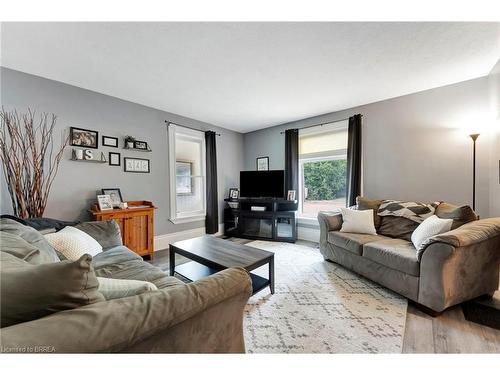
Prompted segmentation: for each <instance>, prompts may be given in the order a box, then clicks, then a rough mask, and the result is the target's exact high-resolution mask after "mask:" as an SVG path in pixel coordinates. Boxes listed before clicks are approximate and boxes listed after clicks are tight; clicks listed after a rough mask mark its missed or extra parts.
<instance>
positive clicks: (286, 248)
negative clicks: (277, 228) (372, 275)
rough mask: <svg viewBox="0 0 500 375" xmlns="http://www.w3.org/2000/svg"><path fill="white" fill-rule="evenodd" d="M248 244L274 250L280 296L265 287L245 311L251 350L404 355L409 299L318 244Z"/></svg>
mask: <svg viewBox="0 0 500 375" xmlns="http://www.w3.org/2000/svg"><path fill="white" fill-rule="evenodd" d="M247 245H248V246H253V247H256V248H259V249H264V250H268V251H272V252H274V253H275V256H274V262H275V271H276V276H275V279H276V292H275V294H274V295H271V294H270V292H269V288H267V289H264V290H263V291H261V292H259V293H257V294H256V295H254V296H252V297H251V298H250V300H249V303H248V305H247V307H246V309H245V321H244V325H245V344H246V350H247V353H401V348H402V342H403V334H404V329H405V321H406V309H407V300H406V299H405V298H403V297H401V296H399V295H397V294H395V293H393V292H392V291H390V290H388V289H386V288H384V287H381V286H380V285H377V284H375V283H373V282H371V281H369V280H367V279H365V278H363V277H361V276H359V275H357V274H355V273H352V272H350V271H348V270H346V269H345V268H343V267H341V266H339V265H336V264H334V263H331V262H327V261H325V260H324V259H323V257H322V256H321V254H320V252H319V249H317V248H313V247H308V246H304V245H298V244H287V243H281V242H267V241H253V242H250V243H247ZM255 272H256V273H257V274H259V275H261V276H264V277H267V272H268V270H267V267H262V268H260V269H258V270H256V271H255Z"/></svg>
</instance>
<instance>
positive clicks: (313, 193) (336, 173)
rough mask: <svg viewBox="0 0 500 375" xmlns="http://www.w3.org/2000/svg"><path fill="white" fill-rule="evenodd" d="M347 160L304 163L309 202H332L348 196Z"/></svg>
mask: <svg viewBox="0 0 500 375" xmlns="http://www.w3.org/2000/svg"><path fill="white" fill-rule="evenodd" d="M346 171H347V160H345V159H344V160H325V161H318V162H312V163H304V186H305V188H307V198H306V199H307V200H310V201H315V200H332V199H337V198H342V197H345V196H346Z"/></svg>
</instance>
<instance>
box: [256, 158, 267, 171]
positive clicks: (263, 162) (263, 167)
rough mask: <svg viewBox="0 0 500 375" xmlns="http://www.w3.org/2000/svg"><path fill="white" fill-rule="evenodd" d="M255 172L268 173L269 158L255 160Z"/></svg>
mask: <svg viewBox="0 0 500 375" xmlns="http://www.w3.org/2000/svg"><path fill="white" fill-rule="evenodd" d="M257 170H258V171H268V170H269V156H264V157H261V158H257Z"/></svg>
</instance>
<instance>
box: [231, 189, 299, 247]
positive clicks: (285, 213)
mask: <svg viewBox="0 0 500 375" xmlns="http://www.w3.org/2000/svg"><path fill="white" fill-rule="evenodd" d="M225 201H226V202H227V206H226V208H225V209H224V235H225V236H227V237H239V238H248V239H254V240H267V241H284V242H295V241H296V240H297V220H296V214H297V209H298V202H297V201H296V200H295V201H289V200H286V199H279V198H240V199H237V200H232V199H225ZM230 205H231V206H233V207H231V206H230Z"/></svg>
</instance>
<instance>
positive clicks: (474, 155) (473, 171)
mask: <svg viewBox="0 0 500 375" xmlns="http://www.w3.org/2000/svg"><path fill="white" fill-rule="evenodd" d="M469 137H471V138H472V209H473V210H474V211H475V210H476V140H477V137H479V134H470V135H469Z"/></svg>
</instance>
